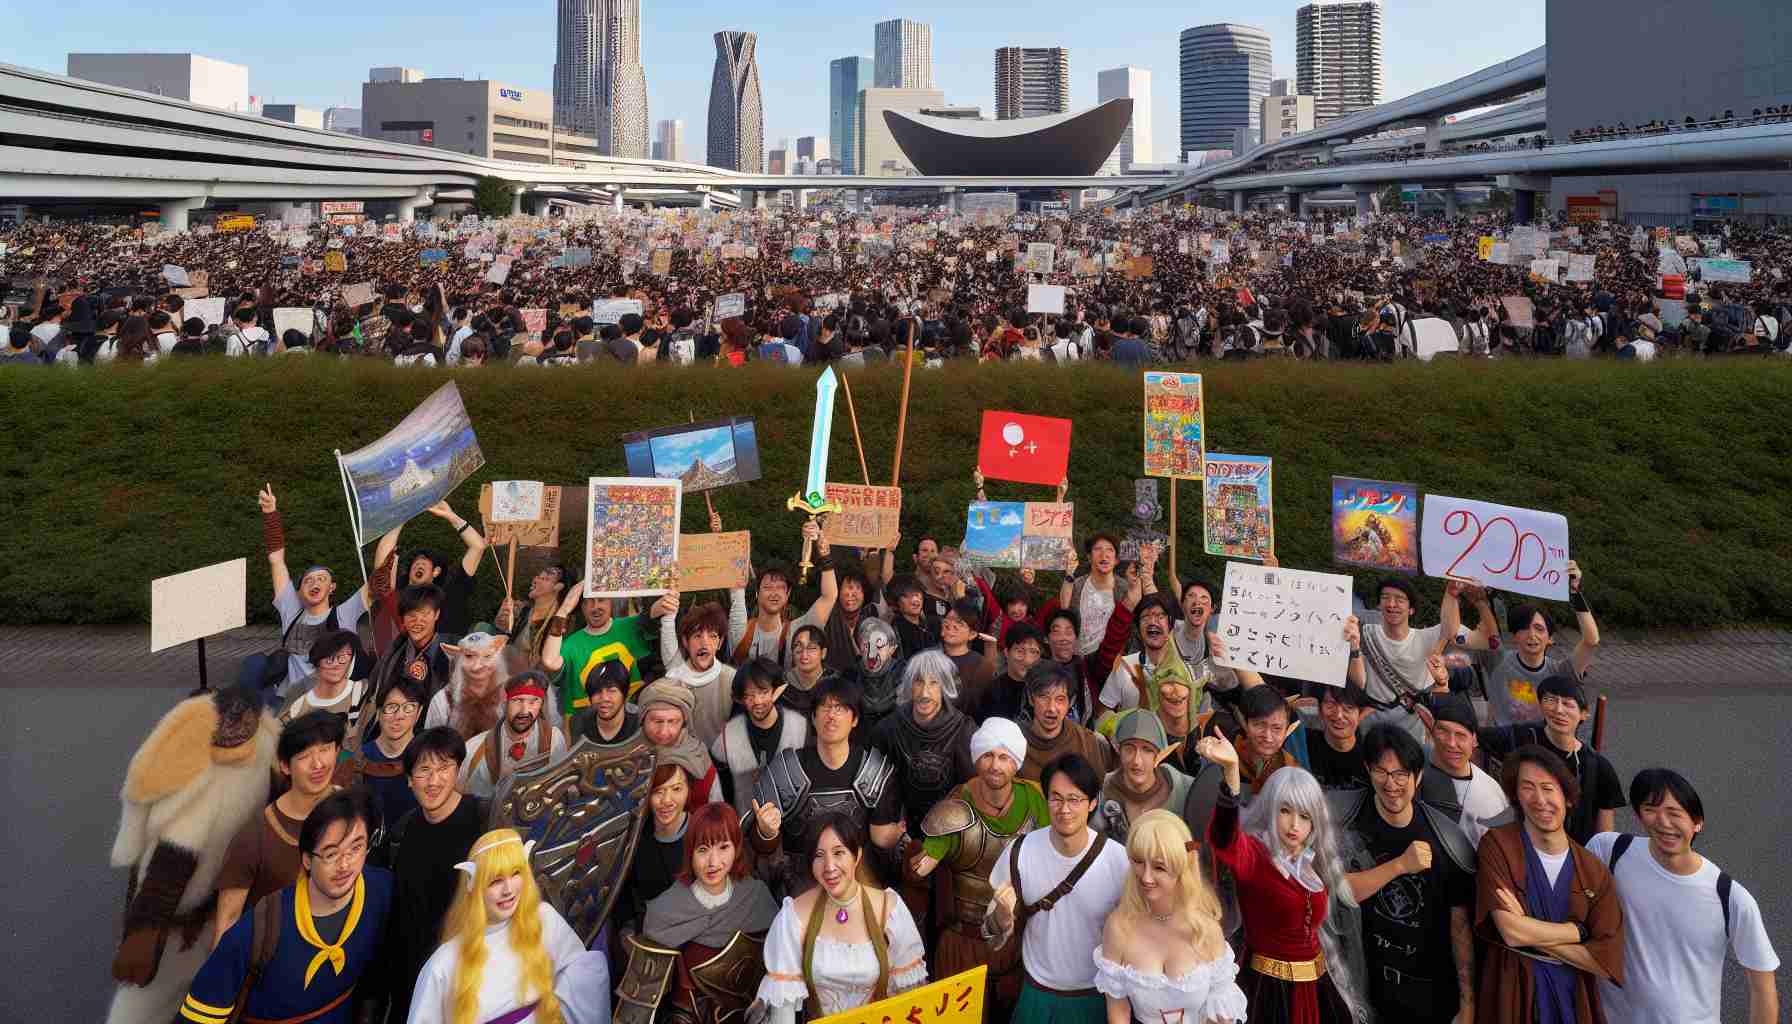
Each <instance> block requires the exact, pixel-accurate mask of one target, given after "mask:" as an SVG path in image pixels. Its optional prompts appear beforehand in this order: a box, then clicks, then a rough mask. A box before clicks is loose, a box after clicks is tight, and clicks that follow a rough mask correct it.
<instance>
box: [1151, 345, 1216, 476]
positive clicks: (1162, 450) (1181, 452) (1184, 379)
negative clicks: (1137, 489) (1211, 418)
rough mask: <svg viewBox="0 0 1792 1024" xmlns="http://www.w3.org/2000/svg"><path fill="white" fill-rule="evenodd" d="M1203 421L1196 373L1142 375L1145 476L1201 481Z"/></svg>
mask: <svg viewBox="0 0 1792 1024" xmlns="http://www.w3.org/2000/svg"><path fill="white" fill-rule="evenodd" d="M1205 432H1206V419H1205V416H1204V413H1203V410H1202V401H1201V375H1200V374H1198V373H1155V372H1153V373H1147V374H1145V475H1146V476H1167V477H1171V478H1172V479H1176V480H1202V479H1204V477H1203V475H1202V472H1201V464H1202V462H1203V461H1204V460H1205V455H1206V445H1205V440H1204V434H1205Z"/></svg>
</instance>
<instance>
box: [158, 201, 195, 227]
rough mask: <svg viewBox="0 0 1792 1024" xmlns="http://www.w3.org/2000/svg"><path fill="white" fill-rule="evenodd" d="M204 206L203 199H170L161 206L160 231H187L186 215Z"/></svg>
mask: <svg viewBox="0 0 1792 1024" xmlns="http://www.w3.org/2000/svg"><path fill="white" fill-rule="evenodd" d="M204 205H205V198H204V197H203V196H202V197H200V198H198V199H170V200H168V201H167V202H165V203H163V204H162V217H161V222H162V230H163V231H185V230H187V215H188V214H190V213H192V212H193V211H194V210H197V209H199V208H200V207H202V206H204Z"/></svg>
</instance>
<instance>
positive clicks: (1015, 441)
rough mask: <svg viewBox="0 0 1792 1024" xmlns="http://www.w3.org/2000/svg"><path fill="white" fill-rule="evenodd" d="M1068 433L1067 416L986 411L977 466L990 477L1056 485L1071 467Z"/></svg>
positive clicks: (987, 477)
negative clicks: (1063, 417)
mask: <svg viewBox="0 0 1792 1024" xmlns="http://www.w3.org/2000/svg"><path fill="white" fill-rule="evenodd" d="M1070 434H1071V421H1069V420H1067V419H1058V418H1056V417H1052V416H1029V415H1026V414H1024V413H1015V412H992V411H987V410H986V411H985V412H984V413H983V429H982V432H981V433H980V435H979V437H978V441H977V468H978V470H980V471H981V472H982V473H983V476H984V477H985V478H986V479H989V480H1014V481H1018V482H1020V483H1024V484H1042V485H1044V486H1046V487H1056V486H1057V485H1058V483H1059V481H1061V480H1063V479H1064V478H1065V477H1066V476H1067V475H1068V472H1069V469H1070Z"/></svg>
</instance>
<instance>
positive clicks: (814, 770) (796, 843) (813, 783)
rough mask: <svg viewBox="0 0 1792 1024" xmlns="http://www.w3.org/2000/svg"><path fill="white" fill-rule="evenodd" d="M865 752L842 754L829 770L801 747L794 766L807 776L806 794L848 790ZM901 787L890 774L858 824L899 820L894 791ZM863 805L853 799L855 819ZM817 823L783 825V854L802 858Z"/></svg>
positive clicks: (814, 752)
mask: <svg viewBox="0 0 1792 1024" xmlns="http://www.w3.org/2000/svg"><path fill="white" fill-rule="evenodd" d="M865 751H866V748H865V747H862V746H855V747H853V748H852V753H850V754H848V755H846V762H845V763H844V764H842V765H841V766H840V767H839V768H838V769H834V768H829V767H828V766H827V765H826V764H824V763H823V762H822V760H821V754H820V753H819V752H818V751H817V750H816V748H814V747H804V748H803V749H802V750H800V751H798V752H797V758H798V763H799V764H801V765H802V766H803V774H804V775H807V776H808V777H809V787H810V790H809V791H810V792H811V793H814V792H818V791H825V790H850V789H852V788H853V785H852V782H853V779H855V778H857V777H858V774H859V765H860V764H862V763H864V760H865ZM901 788H902V787H901V786H900V785H899V784H898V782H897V780H896V777H895V776H894V775H893V774H892V775H891V777H890V779H889V780H888V781H887V782H885V783H884V788H883V792H882V793H879V794H878V797H877V804H876V805H875V806H873V807H872V808H871V812H870V814H869V815H868V816H865V817H863V818H861V819H860V822H861V824H863V825H866V826H870V825H894V824H895V823H897V822H899V821H901V820H902V794H901V793H900V792H898V790H900V789H901ZM864 806H865V805H864V802H863V801H862V800H860V799H859V798H858V797H856V796H855V797H854V798H853V802H852V807H853V813H854V815H855V816H856V815H858V814H860V813H862V811H863V808H864ZM810 810H811V811H813V810H814V805H813V804H811V805H810ZM818 820H819V815H817V816H814V817H811V818H810V819H809V820H807V821H804V822H803V823H802V827H801V828H791V827H790V825H789V824H788V823H787V824H786V825H785V826H784V829H783V834H784V850H785V852H787V853H791V854H795V855H797V856H806V855H807V854H808V852H809V851H810V850H811V849H813V848H814V846H815V834H814V832H813V831H812V829H813V828H814V827H815V824H816V822H817V821H818Z"/></svg>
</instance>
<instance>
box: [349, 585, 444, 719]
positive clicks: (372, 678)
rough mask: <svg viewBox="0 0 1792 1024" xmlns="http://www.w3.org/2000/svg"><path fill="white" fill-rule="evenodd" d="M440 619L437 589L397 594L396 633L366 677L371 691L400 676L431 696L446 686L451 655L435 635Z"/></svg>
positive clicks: (408, 589) (441, 638)
mask: <svg viewBox="0 0 1792 1024" xmlns="http://www.w3.org/2000/svg"><path fill="white" fill-rule="evenodd" d="M441 618H442V589H441V588H440V587H437V586H435V585H434V584H428V583H426V584H424V585H423V586H420V587H406V588H404V589H403V590H401V591H399V593H398V624H399V634H398V636H397V637H396V638H394V639H393V641H392V645H391V646H390V647H388V648H386V653H384V654H382V655H380V659H379V661H377V662H375V663H374V665H373V672H372V673H370V674H369V675H368V682H369V683H371V684H373V692H375V693H379V692H380V691H381V690H384V689H385V688H386V687H388V686H390V685H392V683H393V682H394V681H395V680H397V679H398V678H399V677H401V676H402V677H405V678H409V679H415V680H418V681H419V682H423V683H426V684H428V686H429V692H430V695H431V696H432V697H433V696H434V695H435V694H436V693H437V692H439V691H440V690H441V689H442V688H443V687H445V686H447V685H448V681H449V678H450V676H451V675H452V674H453V671H454V662H453V660H452V658H453V654H454V652H453V651H452V650H451V649H450V647H451V646H452V645H451V644H450V643H449V642H448V640H447V638H446V637H444V636H442V635H441V634H440V633H439V632H437V628H436V627H437V626H438V625H439V624H440V622H441Z"/></svg>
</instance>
